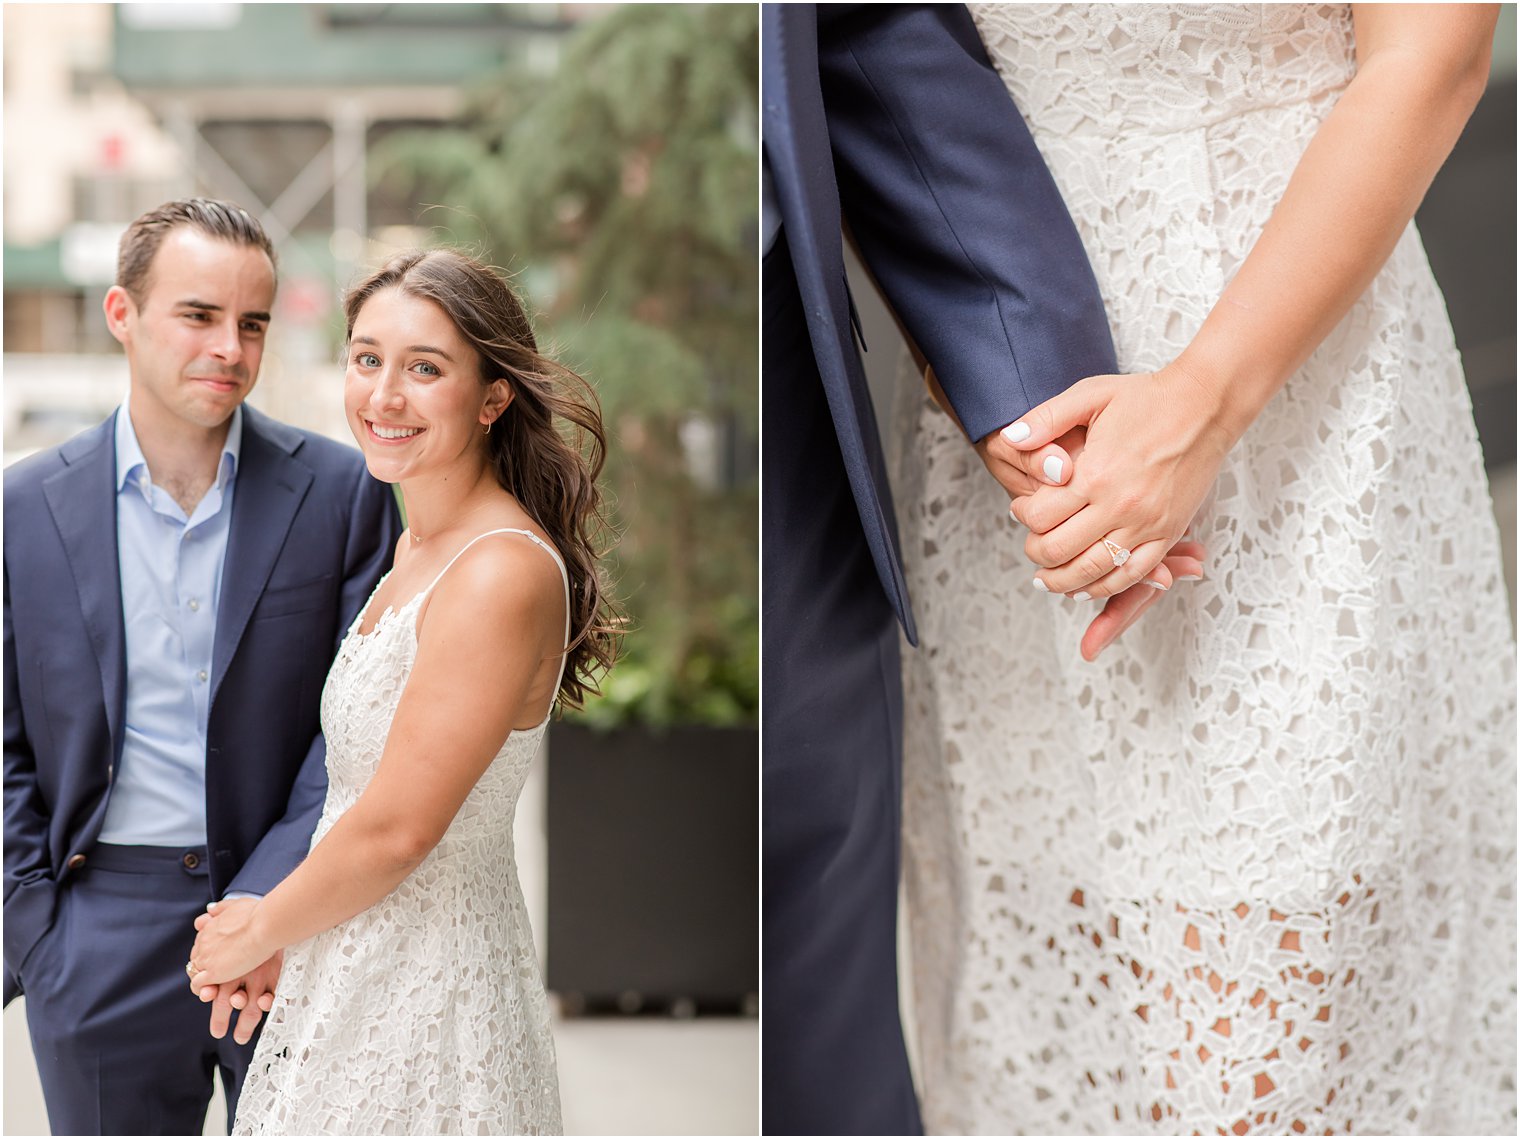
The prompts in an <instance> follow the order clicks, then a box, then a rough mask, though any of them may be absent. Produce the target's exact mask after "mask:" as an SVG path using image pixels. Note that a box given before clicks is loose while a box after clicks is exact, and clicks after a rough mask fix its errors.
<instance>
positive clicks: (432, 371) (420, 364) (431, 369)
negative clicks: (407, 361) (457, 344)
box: [417, 360, 442, 376]
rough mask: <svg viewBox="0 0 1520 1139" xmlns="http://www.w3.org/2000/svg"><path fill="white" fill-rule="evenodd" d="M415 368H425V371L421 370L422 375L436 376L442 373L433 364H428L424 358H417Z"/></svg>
mask: <svg viewBox="0 0 1520 1139" xmlns="http://www.w3.org/2000/svg"><path fill="white" fill-rule="evenodd" d="M417 368H418V370H419V371H421V370H422V369H424V368H425V369H427V370H426V371H424V372H422V374H423V375H424V376H437V375H441V374H442V373H441V372H439V371H438V369H437V368H436V367H435V366H434V365H432V364H429V363H428V362H427V361H426V360H418V361H417Z"/></svg>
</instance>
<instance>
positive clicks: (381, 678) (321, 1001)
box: [235, 530, 568, 1135]
mask: <svg viewBox="0 0 1520 1139" xmlns="http://www.w3.org/2000/svg"><path fill="white" fill-rule="evenodd" d="M489 533H493V534H494V533H514V534H521V535H523V536H524V537H527V538H529V539H531V540H533V541H535V542H537V543H538V544H539V545H541V546H543V548H544V549H545V550H546V551H547V552H548V553H549V554H550V555H551V556H553V557H554V558H555V561H556V562H557V563H559V564H560V571H561V573H562V574H563V573H564V566H563V563H560V562H559V557H558V555H557V554H555V553H554V552H553V551H552V550H550V549H549V547H548V546H547V545H544V543H542V542H541V541H539V540H538V539H537V538H536V536H534V535H532V534H530V533H528V532H527V531H521V530H512V531H491V532H489ZM486 536H487V535H485V534H482V535H480V536H479V537H477V538H476V539H475V541H479V540H480V538H484V537H486ZM470 544H471V545H473V544H474V543H473V542H471V543H470ZM465 548H466V549H468V548H469V547H468V546H466V547H465ZM463 552H464V551H463V550H461V551H460V553H461V554H462V553H463ZM456 557H457V555H456ZM449 564H450V566H452V564H453V562H452V561H451V562H450V563H449ZM444 572H445V573H446V572H447V567H446V568H445V571H444ZM439 576H440V578H441V577H442V575H441V574H440V575H439ZM381 584H382V585H383V584H384V582H383V581H382V583H381ZM436 584H437V582H436V580H435V582H434V585H436ZM432 588H433V587H432V586H429V587H428V589H425V590H422V591H421V592H419V593H417V594H416V595H414V596H413V597H412V598H411V599H409V600H408V601H407V602H406V603H405V604H403V605H402V606H401V607H400V608H399V609H395V610H390V609H387V610H386V612H385V613H383V614H382V615H381V616H380V618H379V620H378V621H377V622H376V623H375V625H374V627H373V628H372V629H371V630H370V631H369V632H368V633H365V634H361V633H360V632H359V625H360V622H361V621H362V619H363V612H362V611H361V614H360V616H359V617H357V618H355V620H354V623H353V625H352V626H351V627H350V629H349V631H348V635H347V636H346V637H345V638H344V640H343V644H342V646H341V648H340V649H339V651H338V656H337V659H336V660H335V661H334V662H333V666H332V670H331V671H330V673H329V674H328V678H327V686H326V688H325V689H324V690H323V693H322V728H323V733H324V735H325V736H326V739H327V771H328V791H327V799H326V802H325V804H324V806H323V810H322V817H321V821H320V822H319V823H318V824H317V828H316V832H315V833H314V835H313V836H312V845H313V846H315V845H316V843H318V842H320V841H321V840H322V837H323V836H324V835H325V834H326V833H327V832H328V830H329V829H331V827H332V825H333V824H334V823H335V822H336V821H337V820H338V819H339V818H341V817H342V815H343V813H344V812H345V811H347V810H348V809H349V808H350V807H351V806H353V804H354V803H355V802H356V801H357V800H358V798H359V796H360V795H361V794H362V793H363V792H364V789H365V788H366V787H367V786H368V785H369V781H370V779H371V778H372V777H373V776H374V774H375V770H376V768H377V767H378V766H379V763H380V757H381V755H382V753H383V752H384V750H385V743H386V737H387V736H388V735H389V732H390V725H391V720H392V718H393V717H394V716H395V712H396V707H397V704H398V703H399V701H400V699H401V693H402V691H403V690H404V689H405V687H406V683H407V679H408V677H409V676H410V675H411V668H412V662H413V660H414V658H415V655H416V651H417V632H416V623H417V613H418V610H419V609H420V608H421V606H422V601H423V599H424V598H425V597H426V596H427V595H428V594H429V593H430V592H431V590H432ZM379 589H380V586H376V592H377V593H378V592H379ZM567 597H568V593H567ZM366 608H367V607H366ZM547 724H548V720H547V719H545V721H544V722H543V723H541V724H539V725H538V726H536V727H534V728H532V729H531V730H528V731H514V732H512V733H511V734H510V735H509V736H508V737H507V739H506V742H505V743H504V744H503V745H502V748H501V751H500V752H499V753H498V754H497V756H496V758H495V759H494V760H493V761H492V763H491V765H490V766H489V767H488V768H487V769H486V770H485V772H484V774H482V775H481V777H480V779H479V781H478V782H477V783H476V784H475V786H474V788H473V789H472V790H471V791H470V793H469V795H468V796H466V798H465V801H464V803H463V805H462V806H461V807H460V808H459V812H458V814H457V815H456V816H455V817H454V820H453V822H452V823H450V825H449V828H448V830H447V831H446V832H445V833H444V836H443V838H442V839H441V840H440V841H439V843H438V845H437V846H436V847H435V848H434V849H433V850H432V851H431V852H430V853H429V854H428V856H427V857H426V858H425V859H424V860H423V861H422V863H421V865H419V866H418V867H417V869H416V870H414V871H413V872H412V873H411V874H410V875H409V876H408V877H407V878H406V879H405V880H404V881H403V882H402V883H401V884H400V885H399V886H397V887H396V889H395V890H393V891H392V892H391V893H390V894H389V895H387V896H386V897H385V898H382V899H381V900H380V901H379V902H377V903H375V905H373V906H371V907H370V908H369V909H367V910H365V911H364V912H363V913H360V914H358V915H357V916H355V917H353V918H351V919H350V920H348V921H346V922H343V923H342V924H340V925H338V926H335V927H334V928H332V929H330V930H327V931H326V932H324V933H321V934H318V935H317V936H316V937H314V938H312V939H310V940H309V941H306V942H303V943H301V944H299V945H295V946H291V947H290V948H289V949H288V950H287V951H286V958H285V966H284V970H283V973H282V975H281V977H280V983H279V992H278V996H277V999H276V1003H275V1006H274V1008H273V1010H271V1012H270V1015H269V1019H268V1021H267V1023H266V1025H265V1027H264V1030H263V1035H262V1037H261V1039H260V1041H259V1046H258V1051H257V1053H256V1054H255V1056H254V1060H253V1063H252V1065H251V1066H250V1068H249V1073H248V1078H247V1081H246V1083H245V1085H244V1088H243V1093H242V1098H241V1101H240V1103H239V1105H238V1112H237V1121H236V1128H235V1132H236V1133H237V1134H254V1135H257V1134H308V1135H324V1134H343V1135H368V1134H374V1135H392V1134H411V1135H426V1134H431V1135H440V1134H491V1135H529V1134H533V1135H538V1134H558V1133H559V1132H560V1130H561V1122H560V1111H559V1091H558V1081H557V1076H556V1073H555V1062H554V1041H553V1037H552V1035H551V1032H550V1024H549V1009H548V1002H547V998H546V996H545V993H544V987H543V980H542V977H541V975H540V972H539V966H538V959H537V955H536V952H535V949H534V944H533V936H532V930H531V928H530V927H529V924H528V914H527V909H526V906H525V904H524V901H523V895H522V889H521V886H520V885H519V883H518V879H517V870H516V863H515V859H514V853H513V833H512V820H513V815H514V812H515V809H516V806H517V799H518V796H519V794H520V793H521V792H522V787H523V782H524V780H525V779H526V778H527V775H528V770H529V768H530V766H531V765H532V763H533V760H534V757H535V756H536V755H537V754H538V750H539V746H540V744H541V743H542V741H543V736H544V731H545V728H546V726H547Z"/></svg>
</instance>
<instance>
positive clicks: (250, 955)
mask: <svg viewBox="0 0 1520 1139" xmlns="http://www.w3.org/2000/svg"><path fill="white" fill-rule="evenodd" d="M259 905H260V902H259V900H258V899H256V898H234V899H232V900H230V901H224V902H212V903H211V904H210V905H209V906H207V907H206V912H205V913H203V914H201V915H200V917H198V918H196V919H195V928H196V930H198V931H199V932H197V934H196V937H195V946H194V948H192V949H191V950H190V963H191V965H192V966H193V967H194V969H195V973H194V975H193V976H192V977H191V978H190V987H191V988H192V989H193V990H195V992H196V993H197V994H199V995H200V997H201V999H202V1000H205V1001H209V1000H211V999H212V998H213V997H214V996H215V995H216V986H217V985H220V984H222V983H223V982H226V981H233V980H236V979H237V978H239V977H242V976H244V975H245V974H248V973H251V972H253V971H254V970H255V969H256V968H258V967H259V966H262V965H263V964H264V963H265V962H267V961H268V960H269V959H270V957H272V956H273V955H274V953H275V951H276V950H278V949H279V948H280V946H278V945H275V944H272V943H270V942H268V941H267V940H265V938H264V937H263V936H262V934H261V932H260V929H259V923H258V920H257V915H258V909H259Z"/></svg>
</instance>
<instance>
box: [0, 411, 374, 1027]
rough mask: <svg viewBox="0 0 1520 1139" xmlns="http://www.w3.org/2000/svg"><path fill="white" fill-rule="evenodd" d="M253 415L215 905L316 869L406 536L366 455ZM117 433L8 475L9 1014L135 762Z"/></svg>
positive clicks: (235, 526) (223, 747)
mask: <svg viewBox="0 0 1520 1139" xmlns="http://www.w3.org/2000/svg"><path fill="white" fill-rule="evenodd" d="M243 416H244V418H243V443H242V451H241V454H240V456H239V461H238V471H237V487H236V490H235V491H234V494H233V500H232V519H231V525H230V529H229V533H228V537H227V554H226V561H225V566H224V569H223V571H222V592H221V598H220V601H219V603H218V610H217V625H216V639H215V645H214V648H213V654H212V655H213V663H212V676H211V685H212V688H211V707H210V716H209V722H208V728H207V740H206V834H207V852H208V855H209V861H210V867H209V876H210V880H211V888H212V891H213V893H214V895H215V896H216V897H221V896H222V895H223V894H224V893H225V892H227V891H228V890H246V891H249V892H251V893H256V894H264V893H267V892H268V891H269V890H271V889H273V888H274V887H275V886H276V885H278V884H279V882H280V880H281V879H283V878H284V877H285V876H286V875H287V874H289V873H290V871H291V870H293V869H294V868H295V866H296V864H297V863H298V862H300V860H301V859H302V858H303V857H304V856H305V854H306V851H307V848H308V846H309V844H310V842H311V835H312V831H313V830H314V829H315V827H316V823H317V819H318V817H319V815H320V814H321V810H322V801H323V798H324V796H325V794H326V789H327V771H326V748H325V746H324V743H323V739H322V735H321V729H320V726H319V723H318V702H319V700H320V698H321V694H322V686H323V683H324V682H325V680H326V676H327V670H328V666H329V665H330V664H331V663H332V659H333V656H334V654H335V652H336V650H337V645H338V643H339V641H340V640H341V639H342V636H343V634H344V633H345V632H346V630H347V628H348V625H349V623H350V622H352V620H353V618H354V616H355V615H356V614H357V613H358V611H359V607H360V606H361V605H363V604H364V601H365V599H366V598H367V597H368V596H369V594H370V591H371V590H372V589H373V588H374V586H375V583H376V582H377V581H378V580H379V578H380V576H381V574H382V573H384V571H385V570H386V568H387V567H388V566H389V565H390V560H391V554H392V548H393V547H394V545H395V542H396V538H397V536H398V535H399V533H400V521H399V519H398V517H397V513H396V507H395V500H394V498H393V496H392V494H391V491H390V488H389V487H387V486H385V485H384V484H382V483H380V482H377V481H376V480H375V479H373V478H372V477H370V475H369V474H368V472H367V471H366V470H365V466H364V461H363V458H362V457H361V456H360V455H359V453H358V452H357V451H355V450H354V449H352V448H349V447H343V446H340V445H338V444H336V443H334V442H332V441H330V440H328V439H324V438H322V437H321V436H318V435H314V434H311V433H310V432H306V431H300V430H297V429H296V428H293V427H289V426H287V425H285V424H282V423H278V422H276V421H274V420H272V419H270V418H268V417H267V416H264V415H261V414H260V413H259V412H257V411H255V410H253V409H252V408H250V407H246V406H245V407H244V409H243ZM114 431H115V418H114V416H113V417H112V418H111V419H109V420H107V421H106V422H105V423H103V424H100V425H99V426H97V427H94V428H92V429H90V430H89V431H86V432H84V433H83V434H81V435H78V436H75V437H74V438H73V439H71V440H69V441H68V442H67V443H64V444H62V445H61V446H58V447H55V448H52V449H51V450H48V451H43V452H41V453H39V454H37V455H33V456H31V457H30V458H28V459H25V460H23V461H22V462H20V463H17V464H16V465H15V466H13V467H11V468H10V469H9V470H7V471H6V472H5V680H4V682H5V936H4V943H5V1001H6V1002H7V1003H9V1002H10V1000H11V998H12V997H13V996H15V994H16V992H17V991H19V981H20V978H21V975H22V966H23V964H24V962H25V961H26V958H27V956H28V954H30V952H31V951H32V948H33V947H34V946H35V945H36V944H37V942H38V940H39V939H40V938H41V937H42V936H43V934H44V933H46V931H47V930H48V928H49V926H50V924H51V923H52V920H53V912H54V902H55V900H56V898H57V896H58V892H59V890H60V889H61V888H62V887H63V885H64V884H65V883H66V882H67V880H68V877H69V874H70V873H71V871H72V869H73V867H72V866H71V862H75V861H76V860H77V858H78V856H79V855H81V854H83V855H84V856H85V858H86V859H87V858H88V850H89V847H90V846H91V844H92V843H93V842H94V841H95V839H96V837H97V836H98V835H99V834H100V829H101V824H102V822H103V820H104V817H105V808H106V801H107V798H108V797H109V795H110V790H111V782H112V778H113V776H114V774H115V771H116V765H117V763H118V762H119V761H120V759H121V749H122V739H123V733H124V725H123V717H124V714H125V709H126V691H127V677H126V631H125V624H124V619H123V615H122V601H121V583H120V577H119V574H118V570H117V550H116V485H115V480H116V447H115V437H114ZM189 936H190V933H189V931H187V932H186V937H187V944H188V938H189Z"/></svg>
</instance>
